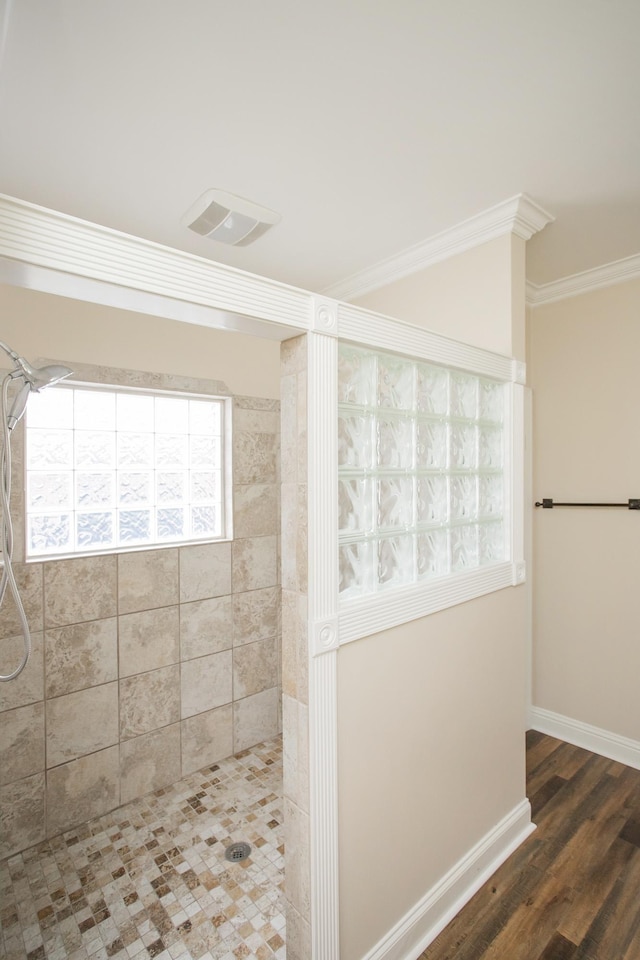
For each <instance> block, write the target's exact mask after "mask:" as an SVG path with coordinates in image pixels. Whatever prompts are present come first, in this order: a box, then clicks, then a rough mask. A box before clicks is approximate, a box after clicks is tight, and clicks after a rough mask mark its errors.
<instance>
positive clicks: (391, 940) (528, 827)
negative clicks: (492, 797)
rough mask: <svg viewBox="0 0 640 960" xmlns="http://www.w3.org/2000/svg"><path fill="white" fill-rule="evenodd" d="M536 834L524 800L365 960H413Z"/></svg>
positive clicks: (528, 806)
mask: <svg viewBox="0 0 640 960" xmlns="http://www.w3.org/2000/svg"><path fill="white" fill-rule="evenodd" d="M535 829H536V827H535V824H533V823H531V805H530V803H529V801H528V800H524V801H523V802H522V803H519V804H518V805H517V806H516V807H514V809H513V810H511V811H510V812H509V813H508V814H507V815H506V816H505V817H503V819H502V820H501V821H500V822H499V823H497V824H496V826H495V827H493V829H491V830H490V831H489V832H488V833H486V834H485V835H484V837H483V838H482V839H481V840H480V841H479V842H478V843H477V844H476V845H475V846H474V847H472V848H471V850H469V851H468V853H466V854H465V856H464V857H462V858H461V859H460V860H459V861H458V862H457V863H456V864H454V866H453V867H452V868H451V870H449V872H448V873H446V874H445V875H444V876H443V877H442V878H441V879H440V880H439V881H438V883H436V884H435V886H433V887H432V888H431V890H429V891H428V892H427V893H426V894H425V895H424V897H423V898H422V899H421V900H420V901H419V902H418V903H416V905H415V906H414V907H413V908H412V909H411V910H409V912H408V913H407V914H406V915H405V916H404V917H403V918H402V920H400V922H399V923H397V924H396V926H395V927H393V929H392V930H390V931H389V933H387V934H386V935H385V936H384V937H383V938H382V940H380V941H379V943H377V944H376V946H375V947H374V948H373V949H372V950H370V951H369V953H367V955H366V956H365V957H363V958H362V960H414V958H415V957H417V956H418V955H419V954H420V953H421V952H422V951H423V950H426V948H427V947H428V946H429V944H430V943H433V941H434V940H435V939H436V937H437V936H438V935H439V934H440V933H442V931H443V930H444V928H445V927H446V926H447V924H448V923H450V922H451V920H453V918H454V917H455V916H456V914H458V913H459V912H460V910H462V908H463V907H464V905H465V904H466V903H468V902H469V900H471V898H472V897H473V896H474V894H476V893H477V892H478V890H479V889H480V887H481V886H482V885H483V884H484V883H486V881H487V880H488V879H489V877H491V876H492V874H494V873H495V872H496V870H497V869H498V867H500V866H502V864H503V863H504V862H505V860H507V859H508V858H509V857H510V856H511V854H512V853H514V851H515V850H517V849H518V847H519V846H520V844H522V843H524V841H525V840H526V839H527V837H528V836H530V834H532V833H533V831H534V830H535Z"/></svg>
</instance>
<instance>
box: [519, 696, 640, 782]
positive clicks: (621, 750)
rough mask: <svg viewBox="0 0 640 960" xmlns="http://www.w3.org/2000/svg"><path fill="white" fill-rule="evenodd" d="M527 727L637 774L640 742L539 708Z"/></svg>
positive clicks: (534, 711)
mask: <svg viewBox="0 0 640 960" xmlns="http://www.w3.org/2000/svg"><path fill="white" fill-rule="evenodd" d="M530 726H531V728H532V729H533V730H537V731H538V732H539V733H546V734H548V735H549V736H550V737H558V739H559V740H566V741H567V743H573V744H574V746H576V747H583V748H584V749H585V750H590V751H591V752H592V753H598V754H600V755H601V756H603V757H607V758H608V759H609V760H617V761H618V762H619V763H625V764H626V765H627V766H628V767H633V768H634V769H636V770H640V742H638V741H637V740H630V739H629V738H628V737H622V736H620V735H619V734H617V733H611V731H609V730H603V729H601V728H600V727H592V726H591V724H589V723H582V721H580V720H574V719H573V718H572V717H564V716H562V714H560V713H553V712H552V711H551V710H544V709H543V708H542V707H532V708H531V713H530Z"/></svg>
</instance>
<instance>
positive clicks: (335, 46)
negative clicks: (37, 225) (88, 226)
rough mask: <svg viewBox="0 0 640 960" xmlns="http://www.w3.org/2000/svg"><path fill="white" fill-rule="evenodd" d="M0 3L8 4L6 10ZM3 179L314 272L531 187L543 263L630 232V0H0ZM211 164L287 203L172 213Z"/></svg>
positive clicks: (227, 183) (637, 82) (390, 249)
mask: <svg viewBox="0 0 640 960" xmlns="http://www.w3.org/2000/svg"><path fill="white" fill-rule="evenodd" d="M3 6H4V10H3ZM0 29H1V31H2V32H1V34H0V58H1V59H0V192H2V193H6V194H9V195H11V196H15V197H19V198H21V199H24V200H29V201H32V202H34V203H37V204H42V205H43V206H46V207H51V208H54V209H56V210H61V211H63V212H65V213H69V214H72V215H75V216H78V217H82V218H84V219H87V220H92V221H94V222H97V223H101V224H104V225H107V226H109V227H114V228H116V229H118V230H123V231H125V232H127V233H132V234H135V235H137V236H140V237H145V238H147V239H150V240H154V241H157V242H160V243H163V244H167V245H169V246H172V247H176V248H179V249H182V250H186V251H189V252H191V253H195V254H199V255H201V256H203V257H207V258H210V259H213V260H218V261H221V262H223V263H228V264H232V265H234V266H237V267H241V268H243V269H246V270H250V271H252V272H254V273H259V274H263V275H265V276H269V277H273V278H275V279H278V280H283V281H285V282H288V283H292V284H296V285H298V286H302V287H306V288H308V289H310V290H322V289H326V288H327V287H330V286H331V285H333V284H335V283H337V282H338V281H340V280H342V279H344V278H345V277H348V276H350V275H352V274H354V273H357V272H359V271H361V270H364V269H365V268H368V267H371V266H372V265H373V264H375V263H377V262H379V261H381V260H384V259H386V258H388V257H391V256H393V255H395V254H398V253H399V252H401V251H402V250H404V249H405V248H407V247H410V246H412V245H414V244H416V243H419V242H421V241H424V240H426V239H428V238H429V237H431V236H433V235H435V234H438V233H440V232H441V231H443V230H446V229H448V228H450V227H453V226H455V225H456V224H458V223H459V222H461V221H463V220H466V219H467V218H469V217H473V216H475V215H476V214H479V213H481V212H482V211H484V210H486V209H488V208H489V207H492V206H494V205H495V204H497V203H500V202H501V201H504V200H506V199H507V198H509V197H512V196H513V195H515V194H518V193H526V194H528V195H529V196H530V197H531V198H532V199H533V200H535V201H536V202H537V203H539V204H541V205H542V206H543V207H544V208H545V209H547V210H548V211H549V212H550V213H552V214H553V215H554V216H555V218H556V220H555V222H554V223H552V224H550V225H549V226H547V227H546V228H545V229H544V230H543V231H542V232H541V233H539V234H537V235H536V236H535V237H533V239H532V240H531V241H530V242H529V244H528V266H527V274H528V278H529V279H530V280H532V281H533V282H535V283H546V282H550V281H552V280H555V279H558V278H560V277H564V276H567V275H569V274H573V273H576V272H579V271H583V270H587V269H591V268H593V267H597V266H599V265H601V264H604V263H609V262H612V261H614V260H618V259H621V258H623V257H628V256H632V255H635V254H638V253H639V252H640V109H639V99H640V54H639V53H638V40H639V37H640V2H638V0H527V2H525V0H482V2H479V0H439V2H436V0H0ZM210 187H218V188H220V189H222V190H225V191H229V192H231V193H235V194H239V195H241V196H245V197H248V198H249V199H251V200H253V201H255V202H257V203H260V204H263V205H265V206H267V207H270V208H272V209H274V210H277V211H278V212H279V213H280V214H282V221H281V223H280V224H279V225H278V226H277V227H275V228H273V230H271V231H270V232H269V233H268V234H266V235H265V236H264V237H263V238H261V239H260V240H257V241H256V243H255V244H254V245H253V246H249V247H246V248H231V247H227V246H224V245H222V244H219V243H216V242H213V241H211V240H207V239H204V238H201V237H198V236H197V235H196V234H193V233H192V232H190V231H188V230H187V229H186V228H185V227H184V226H182V225H181V223H180V218H181V217H182V215H183V214H184V212H185V211H186V210H187V209H188V207H189V206H190V205H191V204H192V203H193V201H194V200H195V199H196V198H197V197H198V196H199V195H200V194H201V193H203V192H204V191H205V190H207V189H208V188H210Z"/></svg>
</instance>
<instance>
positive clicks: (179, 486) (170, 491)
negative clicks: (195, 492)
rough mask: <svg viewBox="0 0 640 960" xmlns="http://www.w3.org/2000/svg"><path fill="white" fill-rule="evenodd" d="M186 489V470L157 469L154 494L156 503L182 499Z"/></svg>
mask: <svg viewBox="0 0 640 960" xmlns="http://www.w3.org/2000/svg"><path fill="white" fill-rule="evenodd" d="M186 489H187V472H186V470H174V471H167V470H158V472H157V473H156V496H157V499H158V503H171V502H174V501H183V500H184V498H185V492H186Z"/></svg>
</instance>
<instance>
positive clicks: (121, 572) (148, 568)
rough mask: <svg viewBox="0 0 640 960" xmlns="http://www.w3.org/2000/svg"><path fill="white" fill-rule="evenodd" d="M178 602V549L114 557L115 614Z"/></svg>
mask: <svg viewBox="0 0 640 960" xmlns="http://www.w3.org/2000/svg"><path fill="white" fill-rule="evenodd" d="M177 602H178V549H177V548H170V549H169V548H167V549H164V550H144V551H142V552H141V553H121V554H119V556H118V612H119V613H121V614H123V613H135V612H137V611H138V610H151V609H152V608H154V607H169V606H171V605H172V604H174V603H177Z"/></svg>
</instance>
